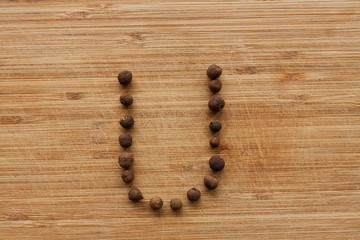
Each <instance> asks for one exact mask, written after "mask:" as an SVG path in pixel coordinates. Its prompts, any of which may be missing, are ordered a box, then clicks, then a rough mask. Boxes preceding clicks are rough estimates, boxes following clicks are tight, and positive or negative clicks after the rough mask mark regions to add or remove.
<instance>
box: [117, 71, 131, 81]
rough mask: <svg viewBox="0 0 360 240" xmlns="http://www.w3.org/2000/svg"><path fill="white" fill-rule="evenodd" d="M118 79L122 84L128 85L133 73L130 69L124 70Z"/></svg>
mask: <svg viewBox="0 0 360 240" xmlns="http://www.w3.org/2000/svg"><path fill="white" fill-rule="evenodd" d="M118 80H119V83H120V84H121V85H128V84H129V83H130V82H131V80H132V73H131V72H130V71H127V70H125V71H122V72H120V73H119V75H118Z"/></svg>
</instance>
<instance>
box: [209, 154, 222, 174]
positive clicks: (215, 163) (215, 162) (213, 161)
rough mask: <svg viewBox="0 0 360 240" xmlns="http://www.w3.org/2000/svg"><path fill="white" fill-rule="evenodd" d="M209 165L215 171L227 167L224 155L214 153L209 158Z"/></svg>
mask: <svg viewBox="0 0 360 240" xmlns="http://www.w3.org/2000/svg"><path fill="white" fill-rule="evenodd" d="M209 166H210V168H211V169H212V170H213V171H221V170H223V168H224V167H225V161H224V159H223V158H222V157H220V156H218V155H214V156H212V157H211V158H210V160H209Z"/></svg>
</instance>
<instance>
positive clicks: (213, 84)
mask: <svg viewBox="0 0 360 240" xmlns="http://www.w3.org/2000/svg"><path fill="white" fill-rule="evenodd" d="M208 86H209V89H210V91H212V92H213V93H217V92H219V91H220V90H221V88H222V83H221V81H220V80H219V79H216V80H211V81H209V83H208Z"/></svg>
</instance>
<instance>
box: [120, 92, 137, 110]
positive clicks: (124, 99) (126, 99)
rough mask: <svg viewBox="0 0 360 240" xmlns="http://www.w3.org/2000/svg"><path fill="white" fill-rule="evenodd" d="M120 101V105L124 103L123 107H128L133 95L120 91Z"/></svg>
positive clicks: (132, 100)
mask: <svg viewBox="0 0 360 240" xmlns="http://www.w3.org/2000/svg"><path fill="white" fill-rule="evenodd" d="M120 102H121V104H122V105H124V106H125V107H128V106H130V105H131V104H132V103H133V102H134V99H133V97H132V96H131V94H129V93H122V94H121V96H120Z"/></svg>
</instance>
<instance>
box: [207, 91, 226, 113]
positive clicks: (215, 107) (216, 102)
mask: <svg viewBox="0 0 360 240" xmlns="http://www.w3.org/2000/svg"><path fill="white" fill-rule="evenodd" d="M208 105H209V108H210V109H211V111H213V112H219V111H220V110H221V109H223V108H224V107H225V101H224V99H223V98H222V97H220V96H218V95H214V96H212V97H211V98H210V100H209V103H208Z"/></svg>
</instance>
